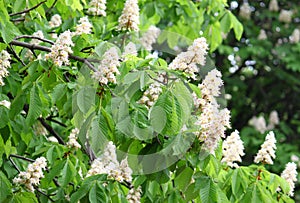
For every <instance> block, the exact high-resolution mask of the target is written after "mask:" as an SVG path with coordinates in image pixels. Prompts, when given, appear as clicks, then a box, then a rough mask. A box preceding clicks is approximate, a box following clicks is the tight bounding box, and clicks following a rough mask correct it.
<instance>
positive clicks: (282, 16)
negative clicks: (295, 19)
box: [278, 9, 293, 23]
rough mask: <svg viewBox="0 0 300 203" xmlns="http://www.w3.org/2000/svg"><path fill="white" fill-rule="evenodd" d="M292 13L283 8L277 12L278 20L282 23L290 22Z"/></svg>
mask: <svg viewBox="0 0 300 203" xmlns="http://www.w3.org/2000/svg"><path fill="white" fill-rule="evenodd" d="M292 15H293V11H290V10H284V9H283V10H281V11H280V13H279V18H278V20H279V21H280V22H283V23H290V22H292Z"/></svg>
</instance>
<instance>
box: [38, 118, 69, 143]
mask: <svg viewBox="0 0 300 203" xmlns="http://www.w3.org/2000/svg"><path fill="white" fill-rule="evenodd" d="M38 120H39V121H40V122H41V123H42V125H43V126H44V127H45V128H46V129H47V130H48V131H49V132H50V133H51V134H52V135H53V136H54V137H55V138H56V139H57V140H58V143H59V144H62V145H65V142H64V140H63V139H62V138H61V137H60V136H59V135H58V134H57V132H55V130H54V129H53V128H52V127H51V126H50V125H49V124H48V123H47V122H46V121H45V119H44V118H41V117H40V118H38Z"/></svg>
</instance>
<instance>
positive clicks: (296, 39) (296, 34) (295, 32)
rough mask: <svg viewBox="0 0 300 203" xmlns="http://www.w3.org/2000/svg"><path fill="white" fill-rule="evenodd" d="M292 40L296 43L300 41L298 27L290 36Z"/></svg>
mask: <svg viewBox="0 0 300 203" xmlns="http://www.w3.org/2000/svg"><path fill="white" fill-rule="evenodd" d="M290 42H291V43H293V44H296V43H298V42H300V30H299V29H298V28H296V29H295V30H294V31H293V33H292V35H291V36H290Z"/></svg>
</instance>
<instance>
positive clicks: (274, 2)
mask: <svg viewBox="0 0 300 203" xmlns="http://www.w3.org/2000/svg"><path fill="white" fill-rule="evenodd" d="M269 10H270V11H279V6H278V2H277V0H271V1H270V3H269Z"/></svg>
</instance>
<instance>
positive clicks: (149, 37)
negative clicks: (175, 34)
mask: <svg viewBox="0 0 300 203" xmlns="http://www.w3.org/2000/svg"><path fill="white" fill-rule="evenodd" d="M159 34H160V29H159V28H157V27H155V26H154V25H151V26H150V27H149V28H148V30H147V31H146V32H145V33H144V34H143V36H142V38H141V39H140V41H141V44H142V46H143V47H144V48H145V49H146V50H152V44H153V43H155V41H156V39H157V37H158V36H159Z"/></svg>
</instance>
